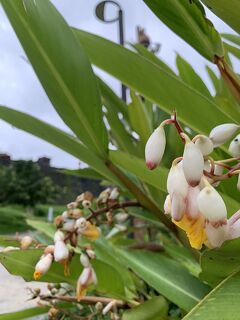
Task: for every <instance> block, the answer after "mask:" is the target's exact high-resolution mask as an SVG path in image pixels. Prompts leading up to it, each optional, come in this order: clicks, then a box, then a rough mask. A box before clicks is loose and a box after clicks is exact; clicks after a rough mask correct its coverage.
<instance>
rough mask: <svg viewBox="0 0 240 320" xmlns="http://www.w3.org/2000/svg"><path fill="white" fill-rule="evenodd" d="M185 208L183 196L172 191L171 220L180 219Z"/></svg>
mask: <svg viewBox="0 0 240 320" xmlns="http://www.w3.org/2000/svg"><path fill="white" fill-rule="evenodd" d="M185 210H186V204H185V201H184V198H183V197H182V196H181V195H180V194H178V193H174V194H173V196H172V201H171V215H172V218H173V220H175V221H180V220H181V219H182V217H183V215H184V212H185Z"/></svg>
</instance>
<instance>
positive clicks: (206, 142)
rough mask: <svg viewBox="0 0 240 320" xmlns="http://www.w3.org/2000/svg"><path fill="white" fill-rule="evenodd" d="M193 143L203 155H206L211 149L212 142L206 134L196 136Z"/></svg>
mask: <svg viewBox="0 0 240 320" xmlns="http://www.w3.org/2000/svg"><path fill="white" fill-rule="evenodd" d="M195 145H196V146H197V147H198V149H199V150H200V151H201V152H202V154H203V156H207V155H209V154H210V153H212V151H213V143H212V141H211V140H210V139H209V138H208V137H207V136H204V135H199V136H197V139H196V140H195Z"/></svg>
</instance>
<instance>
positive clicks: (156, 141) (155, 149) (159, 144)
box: [145, 125, 166, 170]
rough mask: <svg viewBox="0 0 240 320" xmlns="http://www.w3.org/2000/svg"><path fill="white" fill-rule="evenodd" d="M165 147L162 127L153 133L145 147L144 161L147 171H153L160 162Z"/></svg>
mask: <svg viewBox="0 0 240 320" xmlns="http://www.w3.org/2000/svg"><path fill="white" fill-rule="evenodd" d="M165 146H166V136H165V131H164V129H163V126H161V125H160V126H159V127H158V128H157V129H155V130H154V131H153V133H152V134H151V136H150V137H149V139H148V141H147V143H146V146H145V160H146V165H147V167H148V169H150V170H152V169H155V168H156V167H157V166H158V165H159V164H160V162H161V160H162V157H163V154H164V151H165Z"/></svg>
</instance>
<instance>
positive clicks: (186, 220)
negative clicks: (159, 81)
mask: <svg viewBox="0 0 240 320" xmlns="http://www.w3.org/2000/svg"><path fill="white" fill-rule="evenodd" d="M166 124H174V125H175V126H176V128H177V130H178V133H179V135H180V137H181V138H182V140H183V141H184V143H185V147H184V152H183V156H182V157H179V158H177V159H175V160H174V161H173V163H172V167H171V169H170V171H169V175H168V179H167V191H168V195H167V198H166V200H165V204H164V211H165V213H166V214H169V215H170V216H171V218H172V221H173V223H175V224H176V225H177V226H178V227H179V228H181V229H183V230H184V231H185V232H186V234H187V236H188V239H189V241H190V244H191V246H192V247H193V248H196V249H200V248H201V247H202V245H203V244H205V245H206V246H208V247H210V248H214V247H220V246H221V245H222V243H223V242H224V241H226V240H229V239H234V238H237V237H240V220H239V217H240V212H239V211H238V212H237V213H235V214H234V215H233V216H232V217H231V218H230V219H227V208H226V205H225V203H224V200H223V198H222V196H221V195H220V194H219V193H218V192H217V191H216V189H215V187H217V186H218V185H219V183H220V182H221V181H223V180H226V179H228V178H230V177H232V176H233V175H236V174H238V183H237V188H238V189H239V190H240V178H239V176H240V161H239V160H240V135H239V134H238V135H237V136H236V137H235V138H234V140H232V142H231V143H230V146H229V152H230V154H231V155H232V156H233V158H230V159H224V160H218V161H214V160H213V159H212V157H210V156H209V155H210V154H211V153H212V151H213V150H214V149H215V148H217V147H219V146H221V145H222V144H224V143H226V142H227V141H228V140H229V139H231V138H232V136H233V135H235V134H236V133H237V131H238V130H239V128H240V126H239V125H236V124H233V123H229V124H222V125H219V126H217V127H215V128H213V129H212V131H211V132H210V134H209V136H205V135H197V136H195V137H194V138H193V139H192V140H191V139H190V138H189V136H188V135H187V134H186V133H184V132H183V130H182V128H181V126H180V125H179V123H178V121H177V119H176V115H175V114H174V115H173V117H172V118H171V119H169V120H165V121H164V122H163V123H162V124H161V125H160V126H159V127H158V128H157V129H156V130H155V131H154V132H153V133H152V135H151V136H150V138H149V140H148V142H147V144H146V148H145V155H146V164H147V167H148V168H149V169H154V168H156V167H157V166H158V165H159V164H160V162H161V159H162V156H163V154H164V150H165V145H166V137H165V132H164V126H165V125H166ZM234 162H235V164H234V165H231V166H230V165H229V163H234ZM224 170H225V171H224Z"/></svg>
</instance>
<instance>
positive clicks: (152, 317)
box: [122, 296, 168, 320]
mask: <svg viewBox="0 0 240 320" xmlns="http://www.w3.org/2000/svg"><path fill="white" fill-rule="evenodd" d="M167 312H168V304H167V302H166V300H165V299H164V298H163V297H160V296H158V297H153V298H152V299H150V300H148V301H146V302H144V303H142V304H140V305H139V306H137V307H135V308H132V309H131V310H127V311H125V312H124V313H123V317H122V320H166V319H167Z"/></svg>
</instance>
